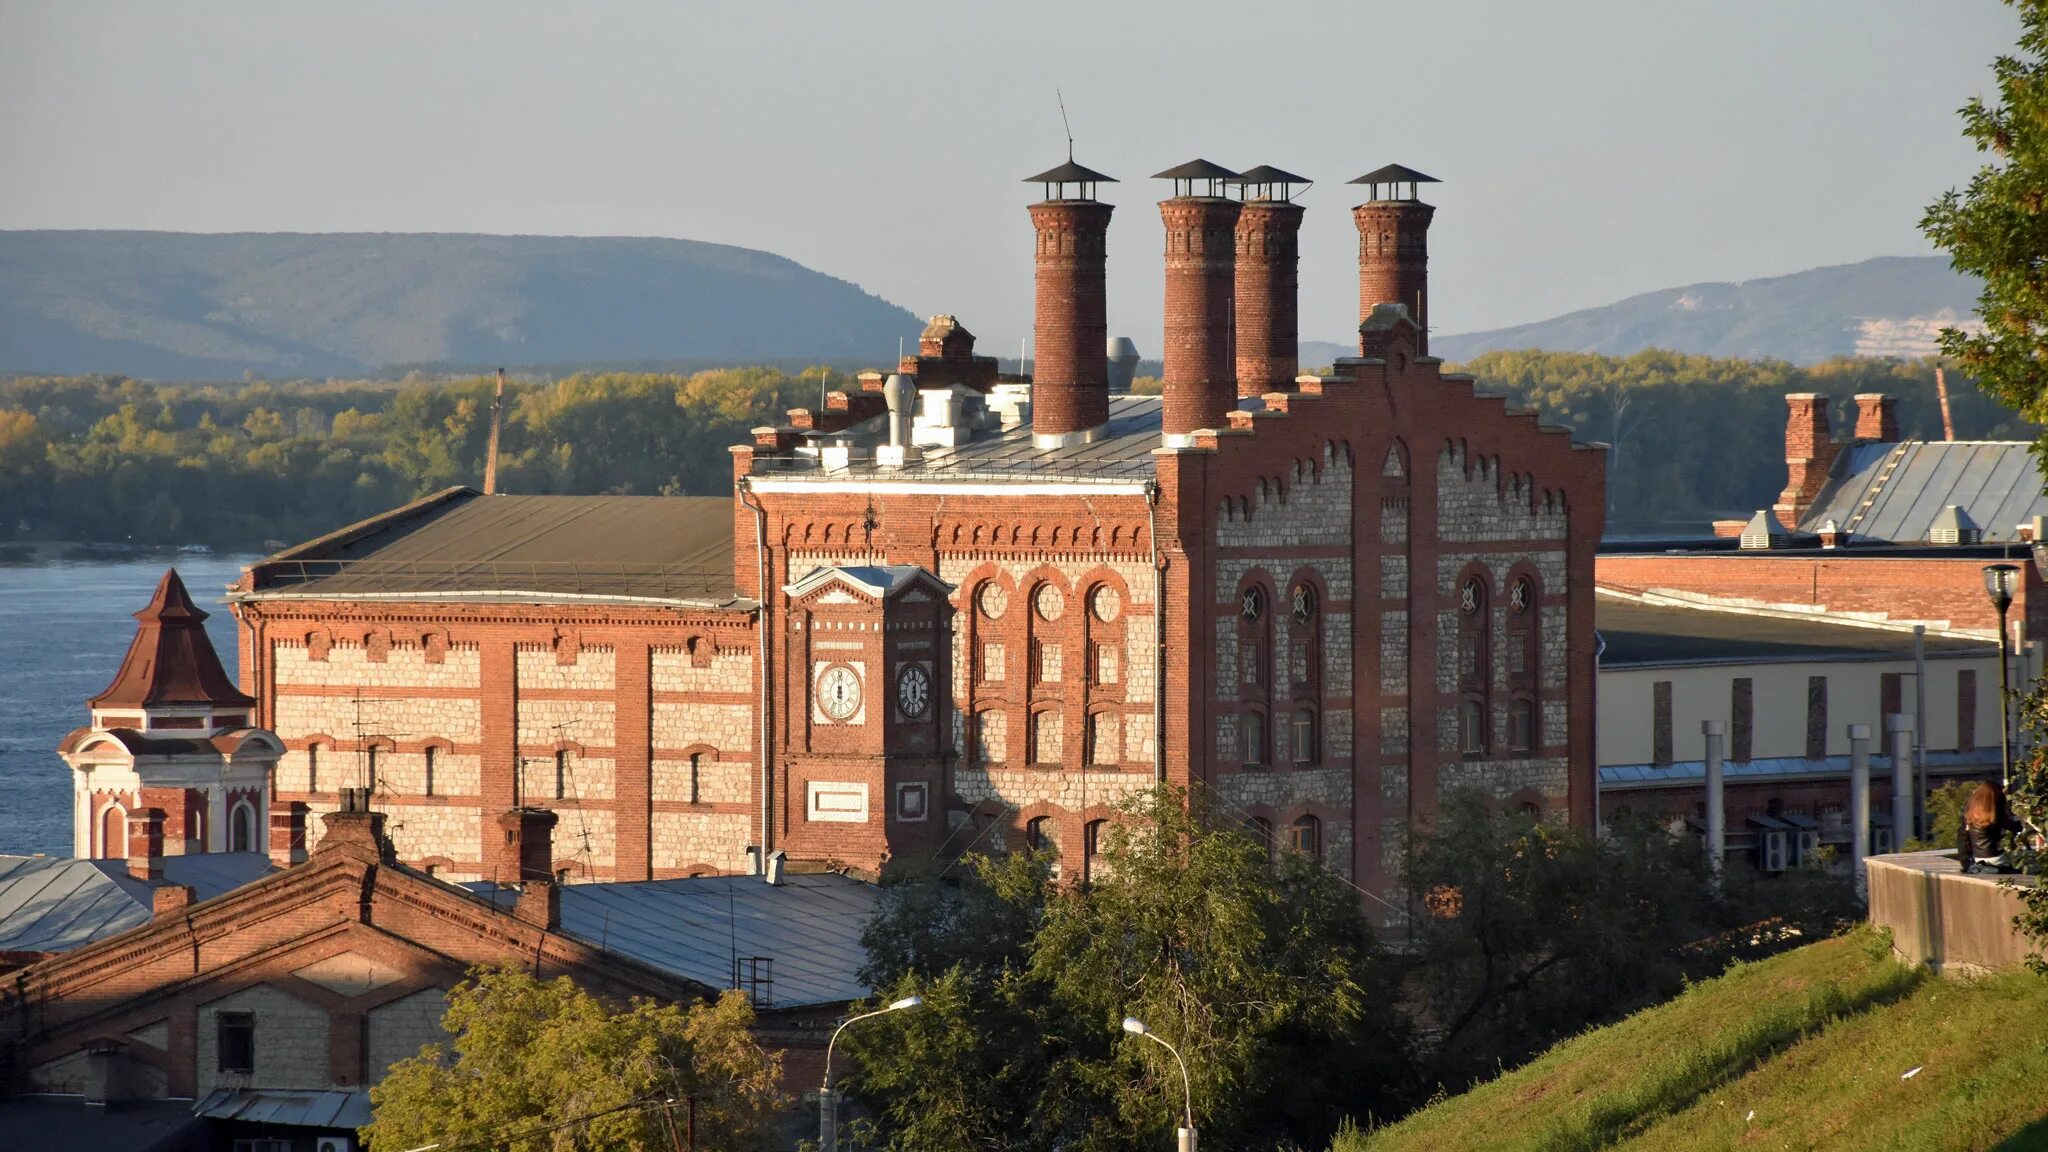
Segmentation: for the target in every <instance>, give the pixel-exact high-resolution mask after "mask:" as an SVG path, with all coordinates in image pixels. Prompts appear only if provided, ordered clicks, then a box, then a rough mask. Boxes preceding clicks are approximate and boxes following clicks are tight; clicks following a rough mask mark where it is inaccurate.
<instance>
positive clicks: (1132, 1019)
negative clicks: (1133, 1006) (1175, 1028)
mask: <svg viewBox="0 0 2048 1152" xmlns="http://www.w3.org/2000/svg"><path fill="white" fill-rule="evenodd" d="M1124 1031H1126V1032H1129V1033H1130V1034H1131V1035H1133V1036H1144V1035H1146V1034H1148V1033H1149V1032H1151V1029H1149V1028H1147V1027H1145V1022H1144V1021H1143V1020H1140V1019H1138V1018H1137V1017H1136V1016H1126V1017H1124Z"/></svg>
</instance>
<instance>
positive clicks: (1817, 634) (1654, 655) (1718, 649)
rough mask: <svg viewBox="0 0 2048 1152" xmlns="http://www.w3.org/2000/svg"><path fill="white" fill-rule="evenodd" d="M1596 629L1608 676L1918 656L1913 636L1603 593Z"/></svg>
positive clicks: (1950, 652)
mask: <svg viewBox="0 0 2048 1152" xmlns="http://www.w3.org/2000/svg"><path fill="white" fill-rule="evenodd" d="M1593 627H1594V628H1595V630H1597V631H1598V632H1599V634H1600V639H1601V641H1602V643H1603V644H1604V645H1605V647H1604V649H1603V650H1602V652H1601V654H1600V667H1601V669H1602V670H1603V671H1613V670H1618V669H1627V668H1657V667H1664V666H1668V665H1676V664H1769V663H1785V662H1791V661H1805V660H1812V661H1824V662H1837V661H1845V660H1899V659H1907V658H1910V657H1911V656H1912V655H1913V634H1912V633H1911V632H1907V631H1903V630H1900V629H1895V628H1868V627H1861V626H1858V625H1855V624H1848V623H1842V622H1840V621H1838V620H1835V619H1830V618H1819V619H1812V620H1801V619H1795V618H1788V617H1784V616H1764V615H1753V614H1751V613H1747V612H1730V611H1725V610H1720V609H1714V608H1695V607H1689V606H1681V605H1665V604H1645V603H1642V602H1641V601H1638V600H1631V599H1626V598H1623V597H1620V596H1616V595H1613V594H1612V593H1609V592H1606V591H1601V592H1600V593H1599V594H1598V595H1597V596H1596V597H1595V599H1594V601H1593ZM1924 644H1925V645H1926V651H1927V655H1928V656H1930V657H1969V656H1980V657H1994V658H1995V657H1996V655H1997V652H1998V647H1997V645H1996V644H1994V643H1991V642H1988V641H1980V640H1967V639H1960V638H1957V637H1952V636H1934V635H1929V636H1928V637H1926V639H1925V641H1924Z"/></svg>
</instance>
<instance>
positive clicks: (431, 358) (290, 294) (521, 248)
mask: <svg viewBox="0 0 2048 1152" xmlns="http://www.w3.org/2000/svg"><path fill="white" fill-rule="evenodd" d="M921 327H922V325H921V324H920V323H919V321H918V318H917V317H915V316H913V315H912V314H911V313H910V312H909V311H907V310H905V309H903V308H899V307H897V306H896V305H894V304H891V303H889V302H888V301H886V300H883V299H881V298H880V297H878V296H875V295H872V294H870V293H867V292H865V291H862V290H861V289H860V288H859V287H858V286H857V285H854V284H851V283H848V282H847V281H844V280H839V279H836V278H834V277H831V276H827V275H824V274H823V273H819V272H816V271H813V270H811V269H809V268H805V267H804V266H802V265H800V264H798V263H796V262H795V261H792V260H788V259H785V258H783V257H781V256H776V255H773V254H770V253H767V252H759V251H754V250H752V249H747V248H736V247H732V246H729V245H724V244H709V243H704V242H701V241H695V240H667V239H655V238H643V237H610V236H607V237H566V236H486V235H476V234H466V233H253V232H249V233H220V234H202V233H185V232H118V231H12V232H10V231H0V371H12V372H48V373H84V372H106V373H121V374H125V375H131V376H141V377H150V378H156V379H223V378H234V377H240V376H242V375H243V374H244V373H255V374H258V375H263V376H273V377H289V376H316V377H317V376H326V375H342V374H361V373H366V372H377V371H381V370H384V369H387V368H390V367H393V366H403V365H442V366H471V367H481V366H490V365H498V364H504V365H526V364H611V363H622V362H643V363H644V362H658V361H666V360H703V359H721V360H725V361H728V362H731V361H738V360H767V359H777V360H786V359H792V358H806V357H808V358H815V359H820V360H824V359H830V358H834V357H846V356H863V357H867V358H874V359H883V360H886V359H888V358H890V357H891V356H893V355H894V353H895V349H896V342H897V340H898V339H899V338H904V337H908V338H911V339H915V338H916V336H917V333H918V331H919V329H920V328H921Z"/></svg>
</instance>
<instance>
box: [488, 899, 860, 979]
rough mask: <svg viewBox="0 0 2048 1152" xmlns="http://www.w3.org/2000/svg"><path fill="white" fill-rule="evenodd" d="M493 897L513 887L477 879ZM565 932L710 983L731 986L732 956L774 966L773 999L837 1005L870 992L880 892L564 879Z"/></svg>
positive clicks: (609, 950)
mask: <svg viewBox="0 0 2048 1152" xmlns="http://www.w3.org/2000/svg"><path fill="white" fill-rule="evenodd" d="M469 887H470V888H472V889H473V890H475V891H477V892H479V893H481V894H483V895H484V896H486V897H487V898H490V899H492V900H494V901H504V900H509V899H511V897H512V893H511V892H510V891H509V890H500V889H498V888H496V887H495V886H494V885H492V884H491V883H489V882H488V881H487V882H484V883H481V884H472V885H469ZM561 895H562V932H563V934H565V935H568V936H573V937H575V938H576V939H578V940H581V941H582V942H583V943H585V944H589V945H593V946H596V947H599V948H602V949H603V950H605V951H607V952H614V953H617V954H619V955H622V956H626V957H629V958H631V959H634V960H638V961H639V962H641V963H643V964H647V965H650V966H652V967H655V968H659V969H661V970H663V971H665V972H668V973H671V974H672V975H675V976H679V977H682V978H683V979H685V980H691V981H695V982H697V983H699V984H703V985H706V986H709V987H712V988H730V987H732V986H733V958H734V957H735V956H737V957H739V958H740V959H743V960H744V959H749V958H753V957H765V958H767V959H769V960H772V961H773V962H774V963H773V965H772V967H771V972H772V975H773V979H774V982H775V983H774V987H773V989H772V991H769V995H770V997H771V1006H772V1007H776V1008H791V1007H799V1006H803V1005H809V1004H837V1003H843V1002H845V1001H848V1000H857V999H860V998H861V997H863V996H866V995H867V994H868V992H869V991H870V989H869V988H868V986H867V985H866V984H864V983H862V982H861V979H860V969H861V967H862V965H863V964H865V963H866V958H867V952H866V951H865V950H864V949H863V948H862V947H861V942H860V936H861V931H862V930H863V929H864V928H866V927H867V923H868V920H869V918H870V917H872V916H873V915H874V911H875V904H876V902H877V901H878V900H879V899H880V898H881V889H879V888H877V887H876V886H875V885H873V884H870V883H867V882H866V881H863V880H856V879H854V878H852V877H850V876H841V875H838V874H837V873H830V872H825V873H793V874H789V875H785V876H784V877H783V880H782V883H780V884H770V883H768V882H767V881H766V880H764V879H762V878H761V877H759V876H699V877H691V878H689V879H681V880H647V881H639V882H634V883H612V884H569V885H565V886H563V888H562V890H561Z"/></svg>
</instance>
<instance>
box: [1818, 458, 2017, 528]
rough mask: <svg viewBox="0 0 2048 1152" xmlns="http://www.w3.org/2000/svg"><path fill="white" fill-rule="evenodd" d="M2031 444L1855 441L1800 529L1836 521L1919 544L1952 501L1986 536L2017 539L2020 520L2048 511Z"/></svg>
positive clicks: (1840, 525)
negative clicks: (1882, 442) (1874, 442)
mask: <svg viewBox="0 0 2048 1152" xmlns="http://www.w3.org/2000/svg"><path fill="white" fill-rule="evenodd" d="M2032 447H2033V445H2031V444H2027V443H2025V442H2022V441H2016V440H2014V441H2007V440H1955V441H1945V440H1904V441H1900V442H1899V443H1896V444H1856V445H1852V446H1850V447H1849V448H1847V449H1845V450H1844V451H1843V452H1842V454H1841V455H1840V456H1839V457H1837V458H1836V461H1835V467H1834V472H1833V475H1832V477H1831V478H1830V479H1829V481H1828V484H1827V486H1826V487H1825V488H1822V489H1821V492H1820V495H1819V496H1818V497H1817V498H1816V499H1815V501H1814V504H1813V507H1812V508H1810V509H1808V510H1807V513H1806V517H1805V518H1804V519H1803V520H1801V521H1800V528H1801V530H1802V531H1807V532H1814V531H1818V530H1819V528H1820V526H1821V525H1822V524H1824V523H1826V522H1827V521H1829V520H1833V521H1834V522H1835V524H1836V525H1837V526H1839V527H1840V528H1841V529H1842V531H1844V532H1847V533H1849V534H1850V536H1851V538H1852V542H1853V540H1854V539H1856V538H1862V539H1866V540H1881V541H1891V542H1895V543H1916V542H1921V541H1925V540H1927V539H1929V535H1930V533H1931V531H1932V529H1933V526H1934V519H1935V517H1936V516H1938V515H1940V514H1941V510H1942V509H1943V508H1944V507H1946V506H1948V505H1950V504H1954V505H1957V506H1958V507H1960V508H1961V509H1962V511H1963V512H1964V513H1965V514H1966V515H1968V516H1969V518H1970V520H1971V521H1973V522H1974V523H1976V524H1977V525H1978V526H1979V527H1981V528H1982V529H1983V530H1984V541H1985V542H1986V543H2002V542H2010V541H2016V540H2018V539H2019V533H2018V526H2019V525H2021V524H2024V523H2026V522H2028V521H2030V520H2032V519H2033V518H2034V517H2035V516H2042V515H2048V496H2044V495H2043V494H2042V486H2041V474H2040V472H2039V470H2038V468H2037V466H2036V462H2035V460H2034V457H2033V454H2032V452H2031V451H2030V449H2031V448H2032Z"/></svg>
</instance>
